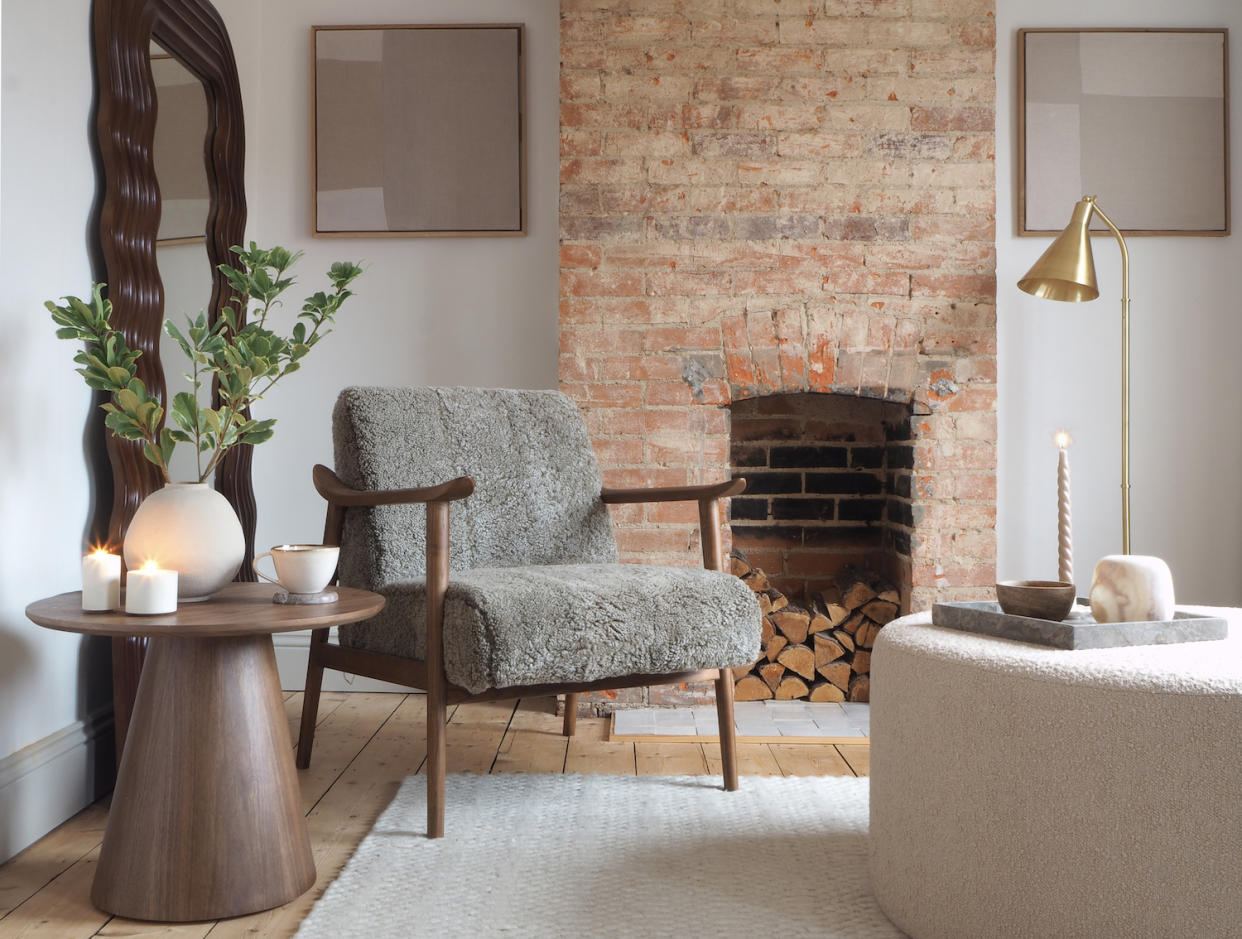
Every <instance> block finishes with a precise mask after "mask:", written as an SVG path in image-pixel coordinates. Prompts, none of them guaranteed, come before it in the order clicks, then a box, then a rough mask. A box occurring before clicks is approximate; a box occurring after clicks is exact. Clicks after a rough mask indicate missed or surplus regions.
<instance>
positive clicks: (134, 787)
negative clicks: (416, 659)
mask: <svg viewBox="0 0 1242 939" xmlns="http://www.w3.org/2000/svg"><path fill="white" fill-rule="evenodd" d="M272 590H273V588H271V587H270V586H263V585H259V584H234V585H231V586H229V587H227V588H225V590H223V591H221V592H220V593H219V594H217V595H216V597H214V598H212V599H211V600H208V601H206V602H204V603H197V604H193V605H189V604H187V605H184V606H183V607H182V608H181V610H179V611H178V612H177V613H175V614H171V615H169V616H153V617H137V616H126V615H124V614H121V613H84V612H82V610H81V595H80V594H77V593H71V594H61V595H60V596H57V597H52V598H50V599H48V600H40V601H38V602H37V603H33V604H31V605H30V606H29V607H28V608H27V609H26V615H27V616H28V617H30V619H32V620H33V621H34V622H36V623H38V624H40V625H42V626H47V627H49V628H52V629H62V630H67V631H71V632H80V633H90V634H95V635H108V636H116V635H143V636H148V637H150V638H151V643H150V647H149V649H148V652H147V659H146V663H145V665H144V666H143V671H142V679H141V681H140V683H139V685H138V697H137V700H136V701H135V704H134V713H133V717H132V720H131V723H130V728H129V736H128V738H127V740H126V743H125V751H124V754H123V756H122V759H121V767H120V771H119V773H118V775H117V782H116V791H115V792H114V794H113V797H112V808H111V811H110V812H109V815H108V827H107V831H106V833H105V835H104V841H103V847H102V849H101V852H100V858H99V867H98V869H97V871H96V874H95V883H94V887H93V888H92V890H91V901H92V902H93V903H94V904H95V905H96V906H97V907H99V908H100V909H101V910H104V911H105V912H108V913H115V914H117V915H120V916H125V917H129V918H131V919H142V920H158V921H164V922H186V921H193V920H212V919H223V918H225V917H230V916H241V915H243V914H246V913H254V912H257V911H259V910H266V909H270V908H272V907H275V906H280V905H281V904H283V903H287V902H288V901H289V900H292V899H293V898H294V897H297V896H299V895H300V894H302V893H304V892H305V891H306V890H308V889H309V888H310V886H311V885H312V884H313V883H314V882H315V865H314V862H313V860H312V859H311V851H310V840H309V837H308V835H307V828H306V819H305V818H304V817H303V815H302V809H301V793H300V791H299V789H298V781H297V772H296V770H295V769H294V765H293V747H292V742H291V741H290V739H289V731H288V725H287V722H286V718H285V709H284V702H283V698H282V696H281V692H280V683H279V680H278V676H277V672H276V657H275V653H274V651H273V648H272V639H271V635H270V634H271V633H273V632H284V631H292V630H298V629H310V628H323V627H325V626H330V625H337V624H340V623H350V622H355V621H357V620H362V619H366V618H368V617H370V616H373V615H374V614H375V613H377V612H378V611H379V610H380V609H381V608H382V607H383V605H384V600H383V598H382V597H380V596H379V595H378V594H374V593H369V592H368V591H364V590H352V589H349V588H344V587H342V588H338V590H339V591H340V594H341V598H340V600H339V601H337V602H336V603H330V604H322V605H315V606H300V607H299V606H293V607H291V606H280V605H275V604H273V603H272V602H271V598H272Z"/></svg>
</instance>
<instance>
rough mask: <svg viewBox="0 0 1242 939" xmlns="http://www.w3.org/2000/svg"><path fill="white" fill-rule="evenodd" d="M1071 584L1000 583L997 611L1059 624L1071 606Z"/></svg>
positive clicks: (1017, 581)
mask: <svg viewBox="0 0 1242 939" xmlns="http://www.w3.org/2000/svg"><path fill="white" fill-rule="evenodd" d="M1075 592H1076V591H1075V590H1074V585H1073V584H1067V583H1065V582H1064V581H1060V580H1002V581H1001V582H1000V583H998V584H997V585H996V599H997V600H998V601H1000V608H1001V609H1002V610H1004V611H1005V612H1006V613H1008V614H1009V615H1010V616H1030V617H1034V618H1035V619H1050V620H1055V621H1057V622H1058V623H1059V622H1060V621H1061V620H1063V619H1065V617H1066V616H1068V615H1069V611H1070V610H1071V609H1072V608H1073V606H1074V594H1075Z"/></svg>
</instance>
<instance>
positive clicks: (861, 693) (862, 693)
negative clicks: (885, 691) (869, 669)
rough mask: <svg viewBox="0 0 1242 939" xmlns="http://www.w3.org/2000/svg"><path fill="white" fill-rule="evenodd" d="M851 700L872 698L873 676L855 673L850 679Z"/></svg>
mask: <svg viewBox="0 0 1242 939" xmlns="http://www.w3.org/2000/svg"><path fill="white" fill-rule="evenodd" d="M850 700H851V701H859V702H867V701H870V700H871V676H870V675H855V676H854V677H853V679H851V681H850Z"/></svg>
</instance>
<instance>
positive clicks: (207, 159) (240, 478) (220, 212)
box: [88, 0, 256, 756]
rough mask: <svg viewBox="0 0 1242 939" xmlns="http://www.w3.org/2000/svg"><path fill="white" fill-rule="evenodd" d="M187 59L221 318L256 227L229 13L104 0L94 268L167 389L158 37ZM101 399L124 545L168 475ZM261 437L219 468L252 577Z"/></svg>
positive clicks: (117, 682)
mask: <svg viewBox="0 0 1242 939" xmlns="http://www.w3.org/2000/svg"><path fill="white" fill-rule="evenodd" d="M152 40H154V41H155V42H157V43H159V45H160V46H162V47H163V48H164V50H165V51H167V52H168V53H169V54H170V55H172V56H174V57H175V58H177V59H178V60H180V61H181V63H182V64H183V65H185V67H186V68H188V69H189V70H190V71H191V72H192V73H193V74H194V75H195V76H196V77H197V78H198V79H199V80H200V81H201V82H202V83H203V88H204V91H205V92H206V96H207V113H208V127H207V132H206V137H205V142H204V164H205V168H206V173H207V184H208V192H209V194H210V199H211V207H210V210H209V212H208V217H207V231H206V233H205V234H206V247H207V256H208V259H209V261H210V264H211V272H212V288H211V297H210V300H209V302H208V303H207V304H206V305H205V309H206V310H207V311H208V313H209V315H210V316H211V318H212V319H213V321H214V319H215V317H216V316H217V315H218V314H219V311H220V310H221V308H222V307H223V306H225V304H226V303H227V301H228V298H229V296H230V292H229V287H228V282H227V280H226V279H225V278H224V275H222V274H220V273H219V271H217V270H216V265H217V264H221V263H224V262H226V261H228V260H229V247H230V246H232V245H237V244H242V242H243V238H244V235H245V229H246V193H245V184H244V167H245V154H246V142H245V129H244V125H243V117H242V102H241V86H240V84H239V82H238V78H237V63H236V61H235V60H234V58H233V47H232V44H231V43H230V42H229V36H228V31H227V30H226V29H225V27H224V22H223V20H222V19H221V18H220V14H219V13H218V12H217V11H216V9H215V7H213V6H212V5H211V3H210V2H208V0H95V5H94V47H95V48H94V53H95V80H96V89H95V90H96V119H95V129H96V135H97V146H98V151H97V158H98V171H99V190H100V191H99V194H98V196H97V199H96V206H95V211H96V218H97V224H96V225H95V231H96V233H97V235H98V244H97V246H96V247H97V251H96V253H95V257H94V267H95V272H94V274H95V279H96V280H99V281H103V282H105V283H106V284H107V285H108V290H107V295H108V298H109V299H110V300H111V301H112V307H113V318H112V322H113V325H115V326H116V327H117V328H118V329H120V330H121V331H122V332H123V333H124V335H125V339H126V341H127V342H128V343H129V344H130V347H131V348H134V349H141V350H142V357H141V358H140V359H139V360H138V375H139V377H140V378H141V379H142V380H143V381H144V382H145V383H146V385H147V387H148V388H149V389H151V391H152V392H153V393H155V394H157V395H158V396H159V397H160V398H161V399H164V398H165V397H166V385H165V382H164V371H163V367H162V365H161V363H160V334H161V332H162V324H163V321H164V285H163V282H162V281H161V280H160V273H159V267H158V264H157V260H156V244H155V240H156V234H157V231H158V228H159V219H160V190H159V182H158V180H157V179H156V174H155V166H154V161H153V156H152V148H153V144H154V140H155V123H156V116H157V115H156V111H157V108H156V91H155V82H154V79H153V78H152V75H151V66H150V60H149V55H150V49H151V41H152ZM103 417H104V415H103V413H102V412H101V411H96V412H95V413H94V414H93V415H92V417H91V421H92V422H97V426H92V428H90V430H89V431H88V436H93V435H97V436H94V437H93V439H94V440H95V441H96V442H99V438H101V437H102V438H104V439H103V444H102V445H103V446H106V449H107V460H102V459H96V460H95V461H94V465H93V466H92V476H93V485H94V495H95V510H94V519H93V522H92V531H93V533H94V535H95V536H96V537H98V538H101V539H106V541H107V543H108V544H111V545H120V544H121V542H122V540H123V538H124V536H125V530H126V527H127V526H128V525H129V521H130V519H131V518H133V515H134V511H135V510H136V509H137V508H138V504H139V503H140V502H141V501H142V500H143V498H144V497H146V496H147V495H148V494H149V493H151V492H153V491H154V490H156V489H158V488H159V487H160V485H161V480H160V476H159V472H158V471H157V470H156V469H155V467H154V466H152V465H151V464H150V463H148V462H147V461H146V460H145V459H144V458H143V456H142V452H141V448H140V445H139V444H137V443H134V442H132V441H126V440H121V439H119V438H117V437H115V436H113V435H111V434H105V432H104V429H103ZM250 462H251V448H250V447H249V446H239V447H235V448H234V449H233V450H232V451H230V453H229V454H228V456H227V457H226V459H225V460H224V462H223V463H222V465H221V466H220V468H219V469H218V470H217V472H216V476H215V486H216V489H218V490H219V491H220V492H221V493H223V494H224V495H225V497H227V498H228V500H229V502H230V503H232V505H233V508H234V509H235V510H236V511H237V515H238V517H239V518H240V519H241V523H242V529H243V531H244V532H245V534H246V557H245V560H244V561H243V563H242V567H241V570H242V572H243V573H242V574H241V575H239V578H238V579H240V580H253V579H254V576H253V574H251V573H250V558H251V557H253V555H254V529H255V515H256V513H255V502H254V489H253V485H252V482H251V475H250ZM144 649H145V641H144V640H140V639H117V640H114V641H113V645H112V676H113V700H114V704H115V708H116V738H117V754H118V756H119V754H120V751H121V747H122V746H123V744H124V740H125V734H126V732H127V731H128V729H129V716H130V712H131V711H132V709H133V700H134V695H135V693H136V691H137V687H138V676H139V673H140V671H141V668H142V657H143V652H144Z"/></svg>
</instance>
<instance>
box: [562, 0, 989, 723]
mask: <svg viewBox="0 0 1242 939" xmlns="http://www.w3.org/2000/svg"><path fill="white" fill-rule="evenodd" d="M994 42H995V32H994V27H993V4H992V0H807V2H801V3H793V2H791V0H784V2H780V0H629V2H624V3H616V2H611V3H610V2H604V0H593V2H588V0H562V2H561V195H560V198H561V211H560V224H561V291H560V292H561V306H560V342H561V349H560V366H559V371H560V381H561V387H562V389H563V390H564V391H566V392H567V393H568V394H569V395H570V396H572V397H573V398H574V399H575V400H576V401H577V402H578V404H579V405H580V406H581V407H582V409H583V411H584V413H585V414H586V417H587V421H588V424H589V426H590V428H591V432H592V435H593V439H594V442H595V446H596V452H597V454H598V456H599V459H600V463H601V467H602V469H603V473H604V477H605V480H606V481H607V483H608V484H610V485H641V484H669V485H675V484H685V483H697V482H707V481H716V480H719V479H722V478H725V477H726V476H727V475H728V474H729V473H730V472H731V471H732V470H734V468H735V464H736V463H737V460H736V455H737V452H738V448H739V447H742V448H743V449H744V446H743V445H744V444H745V443H748V442H750V443H754V442H760V441H755V440H750V441H746V440H743V439H742V438H744V437H746V436H747V435H748V434H749V432H748V431H746V430H745V429H744V428H745V425H746V422H747V421H748V420H749V419H750V418H751V417H757V416H758V415H759V414H760V412H762V411H763V410H764V409H770V408H773V407H776V406H777V405H776V404H774V403H773V402H775V401H777V400H778V399H777V398H774V397H773V396H790V397H792V398H796V397H798V396H803V397H804V398H805V399H808V400H809V399H827V398H832V399H835V400H836V404H834V406H840V407H844V408H845V409H846V410H847V411H851V413H852V412H853V411H859V410H866V409H868V408H871V409H873V410H874V413H873V414H871V415H870V417H869V420H870V421H871V426H872V430H871V431H869V432H868V433H869V434H871V436H872V437H873V438H874V440H870V441H855V442H854V443H850V442H848V441H836V442H835V443H834V442H833V441H831V440H828V439H823V440H818V441H815V440H810V441H808V442H806V446H808V447H817V446H818V447H820V448H821V449H823V448H827V449H831V448H832V447H833V446H838V447H839V448H844V449H845V450H846V451H847V452H846V454H845V459H846V461H847V464H846V466H845V467H831V466H827V467H803V468H802V471H803V475H811V474H817V475H830V474H831V472H836V473H837V474H838V475H847V474H848V471H849V470H850V468H851V467H850V461H855V460H857V461H858V463H859V465H858V466H857V469H858V470H859V474H858V475H859V476H865V475H867V474H868V473H870V474H872V476H873V477H874V478H876V479H878V480H879V481H880V485H881V490H882V491H881V492H880V493H876V492H871V491H868V492H862V493H857V494H854V495H853V497H852V498H853V503H852V504H850V505H847V506H846V509H845V515H846V516H849V515H850V514H851V513H863V514H864V515H865V514H866V513H868V512H870V513H872V514H874V513H875V511H876V509H875V508H874V507H872V508H866V507H864V505H863V503H867V502H868V501H870V502H872V503H880V502H882V503H883V505H884V507H883V509H882V510H881V517H880V518H878V519H876V518H860V519H853V518H848V517H845V518H843V517H841V515H840V509H841V506H842V504H843V500H842V499H840V498H835V499H834V500H832V501H833V510H832V511H833V518H832V519H828V518H823V517H821V518H819V519H816V520H808V519H793V518H786V519H775V518H767V519H760V518H757V517H755V516H756V515H757V513H758V512H759V511H760V510H759V509H758V508H757V507H756V506H757V502H758V501H759V500H757V501H756V502H755V503H750V502H746V501H745V500H743V501H739V503H738V504H737V505H736V506H735V512H736V513H737V516H736V517H737V525H736V528H735V537H736V538H737V539H738V540H739V542H741V541H744V540H745V538H746V537H747V536H746V533H745V529H747V528H764V527H773V525H772V523H774V522H781V521H787V522H791V523H798V524H797V527H798V529H799V530H800V535H799V537H800V538H802V540H803V542H805V531H806V529H807V528H808V527H815V528H819V529H824V530H825V531H828V530H830V529H833V528H834V526H835V528H836V531H837V533H836V534H824V535H821V536H818V537H822V538H823V539H825V541H826V542H827V541H831V540H832V539H834V538H835V539H836V540H837V543H838V546H840V544H842V543H844V542H845V541H848V540H849V539H850V538H854V539H857V540H860V541H861V542H866V543H865V544H863V545H862V547H864V548H866V551H865V552H864V553H869V552H871V549H872V548H873V547H874V548H875V549H876V550H879V549H880V548H885V546H886V545H887V548H892V549H893V551H892V552H890V554H889V555H888V557H889V560H888V561H887V562H885V563H888V564H890V565H894V566H895V567H894V572H895V573H896V574H898V575H899V576H900V577H901V578H902V579H903V581H904V583H903V586H904V587H905V591H903V593H905V599H907V602H908V608H911V609H926V608H927V607H929V606H930V604H931V602H932V600H933V598H936V597H948V598H954V599H968V598H981V597H982V596H984V595H985V593H986V589H987V587H988V586H989V585H990V584H991V583H992V582H993V580H994V567H995V538H994V532H993V528H994V524H995V515H996V506H995V469H996V414H995V399H996V336H995V293H996V291H995V247H994V237H995V233H994V206H995V182H994V174H993V148H994V96H995V76H994ZM765 402H767V403H765ZM842 402H843V403H842ZM819 403H823V402H822V400H820V401H819ZM799 406H801V405H799ZM875 409H878V410H875ZM731 427H732V428H733V429H738V428H742V433H741V434H740V435H735V436H733V437H731V433H730V431H731ZM895 427H899V428H900V432H896V434H895V436H894V433H895V432H894V431H893V430H892V428H895ZM770 443H775V441H770ZM865 444H866V445H865ZM867 445H869V446H871V447H880V448H881V450H883V451H884V452H883V454H882V460H881V463H882V465H880V466H878V467H877V466H862V465H861V463H862V462H865V461H866V459H870V458H871V457H874V455H875V454H874V451H873V452H872V453H871V454H867V453H865V452H863V451H865V450H866V449H867ZM890 447H891V448H892V449H889V448H890ZM855 450H857V451H859V452H858V453H857V454H855V452H854V451H855ZM771 451H772V448H771V447H769V451H768V453H769V458H770V456H771ZM821 455H825V454H821ZM830 458H832V459H835V458H836V456H835V455H830ZM893 461H896V462H893ZM896 463H908V464H909V465H908V466H906V465H901V466H898V465H896ZM736 469H737V470H738V471H740V472H743V473H746V472H747V468H746V467H742V466H736ZM750 469H751V470H758V469H759V467H751V468H750ZM765 469H766V470H772V471H775V470H776V469H778V467H772V466H771V465H770V464H769V465H768V466H767V467H766V468H765ZM821 470H822V472H820V471H821ZM842 471H846V472H842ZM876 473H878V474H879V475H878V476H876ZM751 475H752V476H754V477H756V480H757V479H758V477H759V476H761V475H764V474H763V473H759V472H751ZM825 484H830V483H825ZM862 485H863V486H864V488H868V489H869V488H871V487H872V485H873V484H872V483H867V482H863V483H862ZM884 486H888V487H889V489H888V490H884ZM899 487H904V488H899ZM769 495H770V496H771V495H774V494H769ZM820 495H827V494H826V493H821V494H820ZM838 495H839V494H838ZM820 501H821V502H823V501H829V500H826V499H825V500H820ZM890 501H891V503H892V504H891V506H890V504H889V503H890ZM844 502H850V500H849V499H846V500H844ZM803 508H804V509H809V508H810V507H809V506H807V505H804V506H803ZM767 509H768V511H769V513H770V515H771V514H774V513H777V512H778V509H779V511H781V512H785V511H786V510H787V509H788V506H786V507H780V502H779V500H777V499H775V498H769V499H768V500H767ZM788 510H789V511H792V509H788ZM822 511H823V509H822V507H821V512H822ZM614 518H615V520H616V523H617V529H618V539H619V542H620V544H621V548H622V552H623V556H624V557H625V559H627V560H633V561H648V562H657V563H692V562H693V561H694V559H695V553H694V552H695V551H697V547H698V536H697V531H696V527H695V522H696V520H697V516H696V510H695V507H694V506H693V505H669V504H662V505H650V506H624V507H620V510H619V511H617V512H616V514H615V515H614ZM810 521H815V522H816V523H817V524H816V525H815V526H810V525H808V522H810ZM820 522H822V523H828V522H832V523H834V524H833V525H829V524H822V525H821V524H818V523H820ZM838 522H839V523H841V524H839V525H837V524H835V523H838ZM868 528H870V530H871V533H870V534H857V532H858V530H866V529H868ZM849 529H853V530H854V531H855V533H854V534H852V535H851V534H850V533H849V531H848V530H849ZM867 539H871V540H872V541H874V542H875V544H874V545H872V544H871V543H870V542H867ZM830 553H832V552H829V551H827V550H824V551H822V552H821V555H822V556H823V557H826V556H827V555H828V554H830ZM782 560H783V561H784V558H783V559H782ZM810 563H813V562H807V561H799V562H796V563H795V568H797V566H798V564H803V565H804V566H805V565H806V564H810ZM832 563H835V562H832ZM780 576H790V575H789V574H788V572H786V571H784V570H783V571H782V574H781V575H780ZM653 694H657V695H659V700H660V701H662V702H663V701H670V700H678V695H679V693H678V692H677V690H676V689H674V690H673V691H672V692H671V693H670V692H668V691H658V690H657V691H654V692H653ZM682 697H683V698H684V697H692V695H690V694H689V693H686V695H683V696H682ZM641 699H642V692H641V691H636V692H633V694H632V695H629V696H626V697H623V698H621V699H620V700H619V701H618V702H617V703H622V704H624V703H635V702H636V701H638V700H641Z"/></svg>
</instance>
